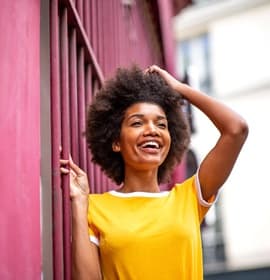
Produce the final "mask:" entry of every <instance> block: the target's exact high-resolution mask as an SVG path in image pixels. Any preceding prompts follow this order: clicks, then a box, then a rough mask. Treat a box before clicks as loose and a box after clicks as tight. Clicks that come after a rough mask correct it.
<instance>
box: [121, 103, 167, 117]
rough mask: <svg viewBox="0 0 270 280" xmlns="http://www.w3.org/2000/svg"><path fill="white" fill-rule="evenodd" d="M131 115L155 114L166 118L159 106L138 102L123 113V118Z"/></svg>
mask: <svg viewBox="0 0 270 280" xmlns="http://www.w3.org/2000/svg"><path fill="white" fill-rule="evenodd" d="M133 114H139V115H148V114H155V115H159V116H163V117H166V114H165V112H164V110H163V109H162V107H161V106H159V105H158V104H155V103H149V102H138V103H135V104H132V105H131V106H129V107H128V108H127V110H126V112H125V117H129V116H130V115H133Z"/></svg>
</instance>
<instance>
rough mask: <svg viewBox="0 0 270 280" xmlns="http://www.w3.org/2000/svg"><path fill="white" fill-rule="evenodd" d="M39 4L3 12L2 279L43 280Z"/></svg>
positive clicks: (23, 1) (25, 1)
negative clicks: (41, 275)
mask: <svg viewBox="0 0 270 280" xmlns="http://www.w3.org/2000/svg"><path fill="white" fill-rule="evenodd" d="M39 9H40V2H39V0H20V1H10V0H2V1H1V9H0V46H1V48H0V135H1V145H0V159H1V161H0V190H1V195H0V279H5V280H10V279H22V280H24V279H25V280H31V279H40V274H41V257H40V255H41V241H40V232H41V230H40V181H39V180H40V116H39V114H40V104H39V101H40V88H39V83H40V77H39V69H40V65H39V49H40V44H39V29H40V10H39Z"/></svg>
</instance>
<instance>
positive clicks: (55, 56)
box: [50, 0, 64, 280]
mask: <svg viewBox="0 0 270 280" xmlns="http://www.w3.org/2000/svg"><path fill="white" fill-rule="evenodd" d="M50 14H51V16H50V23H51V27H50V31H51V46H50V51H51V119H52V126H51V127H52V193H53V256H54V261H53V275H54V280H62V279H63V275H64V271H63V270H64V264H63V210H62V190H61V180H60V170H59V160H60V153H59V146H60V139H61V124H60V76H59V67H60V66H59V60H60V58H59V18H58V0H52V1H51V2H50Z"/></svg>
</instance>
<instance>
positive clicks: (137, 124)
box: [131, 121, 141, 126]
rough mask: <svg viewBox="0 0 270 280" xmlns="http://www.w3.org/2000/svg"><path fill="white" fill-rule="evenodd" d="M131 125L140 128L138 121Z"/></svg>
mask: <svg viewBox="0 0 270 280" xmlns="http://www.w3.org/2000/svg"><path fill="white" fill-rule="evenodd" d="M131 125H132V126H140V125H141V122H140V121H136V122H133V123H132V124H131Z"/></svg>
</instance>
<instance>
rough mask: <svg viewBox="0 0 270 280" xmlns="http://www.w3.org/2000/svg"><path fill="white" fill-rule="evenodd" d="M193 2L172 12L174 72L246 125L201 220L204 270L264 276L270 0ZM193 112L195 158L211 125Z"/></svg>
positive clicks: (268, 260) (268, 246)
mask: <svg viewBox="0 0 270 280" xmlns="http://www.w3.org/2000/svg"><path fill="white" fill-rule="evenodd" d="M196 2H197V4H196V5H193V6H191V7H189V8H187V9H185V10H183V11H182V12H181V13H180V14H179V15H178V16H177V17H175V20H174V35H175V38H176V41H177V42H178V43H177V57H178V59H177V61H178V64H177V65H178V66H177V73H178V74H179V75H183V73H188V74H189V76H190V80H191V83H192V84H193V86H195V87H198V88H200V89H201V90H203V91H206V92H207V93H208V94H211V95H213V96H216V97H217V98H219V99H221V100H222V101H224V102H225V103H227V104H228V105H229V106H231V107H232V108H235V110H236V111H238V112H239V113H240V114H241V115H243V116H244V118H245V119H246V120H247V122H248V124H249V127H250V133H249V137H248V140H247V143H246V144H245V146H244V149H243V151H242V153H241V154H240V157H239V160H238V161H237V163H236V165H235V168H234V170H233V172H232V174H231V177H230V179H229V180H228V181H227V182H226V183H225V185H224V187H223V190H222V191H221V193H220V197H219V202H218V204H217V205H216V207H215V208H214V209H213V211H210V213H209V215H208V216H207V218H206V227H205V228H203V241H204V251H205V271H206V273H207V274H211V273H214V274H213V276H212V278H211V277H210V276H209V278H207V279H268V278H269V277H270V268H269V267H270V242H269V236H270V205H269V203H268V197H269V194H270V192H269V187H268V185H269V184H268V159H269V157H270V152H269V149H268V142H269V140H270V132H269V129H268V127H267V125H265V120H267V119H269V117H270V115H269V110H268V107H269V104H270V71H269V69H268V68H269V66H268V65H269V63H270V54H269V51H268V50H269V47H270V39H269V38H270V20H269V13H270V3H269V1H260V0H258V1H249V0H237V1H196ZM194 115H195V116H194V123H195V127H196V133H195V134H194V135H193V138H192V146H193V147H194V149H195V151H196V154H197V156H198V158H199V159H201V158H202V157H203V156H204V155H205V153H206V152H207V151H208V150H209V149H210V148H211V146H212V145H213V144H214V142H213V141H214V139H216V137H217V132H216V131H215V130H213V128H212V126H211V125H209V123H208V120H206V119H204V117H203V116H202V115H201V114H200V113H199V112H197V111H196V110H195V111H194ZM206 131H207V137H206V136H205V133H206ZM212 139H213V141H212ZM231 271H236V272H235V273H232V272H231ZM240 271H243V273H242V274H241V273H240ZM244 271H245V273H244ZM218 273H219V274H218ZM233 277H235V278H233ZM248 277H251V278H248ZM252 277H253V278H252ZM263 277H264V278H263Z"/></svg>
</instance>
